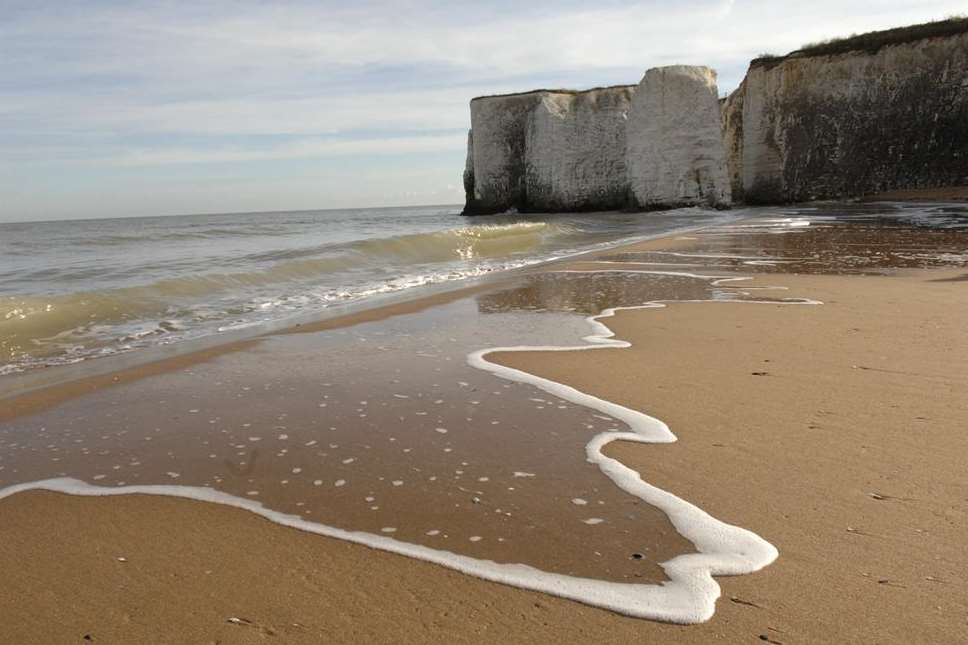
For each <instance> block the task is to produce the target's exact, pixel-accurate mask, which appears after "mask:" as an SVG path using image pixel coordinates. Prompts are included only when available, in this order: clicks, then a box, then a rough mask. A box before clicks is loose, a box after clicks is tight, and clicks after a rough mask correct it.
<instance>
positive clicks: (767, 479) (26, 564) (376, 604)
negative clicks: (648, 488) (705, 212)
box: [0, 270, 968, 644]
mask: <svg viewBox="0 0 968 645" xmlns="http://www.w3.org/2000/svg"><path fill="white" fill-rule="evenodd" d="M759 280H762V282H763V284H770V285H776V284H781V285H785V286H788V287H789V288H790V291H789V293H785V294H783V295H789V296H801V297H810V298H817V299H819V300H822V301H824V303H825V305H824V306H819V307H811V306H784V305H771V304H740V303H700V304H674V305H672V306H670V307H668V308H666V309H661V310H654V309H653V310H641V311H630V312H622V313H620V314H619V315H618V316H617V317H616V318H613V319H611V320H610V321H609V326H610V327H611V328H612V329H613V330H614V331H615V332H616V335H617V336H618V337H620V338H624V339H627V340H630V341H631V342H632V343H633V347H632V348H631V349H622V350H619V349H616V350H602V351H597V352H582V353H579V354H568V353H536V352H535V353H516V354H513V355H503V356H502V357H499V360H500V362H503V363H505V364H508V365H511V366H514V367H518V368H521V369H525V370H527V371H529V372H532V373H535V374H538V375H540V376H544V377H547V378H551V379H554V380H559V381H563V382H565V383H568V384H569V385H573V386H575V387H578V388H579V389H582V390H584V391H587V392H589V393H591V394H594V395H597V396H600V397H602V398H606V399H609V400H612V401H615V402H618V403H621V404H624V405H626V406H629V407H632V408H638V409H642V410H644V411H646V412H648V413H650V414H653V415H655V416H658V417H659V418H661V419H663V420H665V421H666V422H667V423H669V425H670V426H671V427H672V429H673V431H674V432H675V433H676V434H677V435H678V437H679V443H677V444H674V445H665V446H643V445H630V444H618V445H613V446H612V447H610V448H609V451H608V452H609V453H610V454H611V455H612V456H615V457H617V458H619V459H621V461H623V462H624V463H626V464H628V465H629V466H631V467H632V468H635V469H636V470H638V471H640V472H641V473H642V476H643V478H644V479H646V480H647V481H649V482H651V483H653V484H656V485H658V486H660V487H662V488H664V489H666V490H669V491H671V492H673V493H675V494H677V495H679V496H681V497H683V498H684V499H686V500H689V501H690V502H693V503H695V504H697V505H699V506H700V507H701V508H703V509H705V510H707V511H708V512H710V513H711V514H713V515H715V516H716V517H718V518H720V519H723V520H725V521H728V522H731V523H734V524H738V525H740V526H743V527H746V528H749V529H751V530H753V531H755V532H757V533H758V534H760V535H762V536H763V537H764V538H766V539H767V540H769V541H771V542H772V543H773V544H774V545H776V546H777V547H778V548H779V550H780V558H779V560H778V561H777V562H775V563H774V564H773V565H771V566H770V567H768V568H767V569H765V570H764V571H761V572H759V573H756V574H753V575H749V576H742V577H736V578H720V584H721V585H722V587H723V598H722V599H721V600H720V601H719V603H718V607H717V613H716V615H715V616H714V617H713V619H712V620H711V621H709V622H708V623H705V624H702V625H695V626H689V627H681V626H675V625H667V624H660V623H653V622H648V621H639V620H633V619H628V618H625V617H622V616H618V615H615V614H612V613H609V612H606V611H602V610H598V609H593V608H589V607H585V606H582V605H579V604H577V603H573V602H568V601H563V600H559V599H556V598H553V597H549V596H545V595H541V594H536V593H531V592H525V591H520V590H517V589H513V588H509V587H505V586H502V585H497V584H492V583H487V582H482V581H479V580H475V579H472V578H469V577H466V576H463V575H461V574H459V573H456V572H454V571H450V570H446V569H443V568H441V567H437V566H434V565H429V564H426V563H422V562H417V561H413V560H409V559H406V558H402V557H398V556H393V555H389V554H386V553H382V552H378V551H373V550H371V549H368V548H365V547H361V546H356V545H351V544H346V543H342V542H338V541H334V540H329V539H325V538H320V537H318V536H313V535H308V534H304V533H301V532H299V531H296V530H293V529H287V528H282V527H279V526H276V525H273V524H271V523H269V522H268V521H266V520H263V519H261V518H258V517H255V516H252V515H250V514H248V513H246V512H245V511H241V510H237V509H231V508H225V507H220V506H214V505H208V504H203V503H198V502H191V501H187V500H176V499H163V498H153V497H152V498H149V497H142V496H131V497H123V498H112V499H97V498H77V497H68V496H63V495H59V494H53V493H45V492H29V493H23V494H20V495H17V496H14V497H12V498H9V499H6V500H4V501H2V502H0V524H2V526H3V527H4V528H3V539H2V541H0V570H2V571H4V573H5V577H6V581H5V582H6V584H4V585H3V587H2V589H0V616H3V621H2V626H0V629H2V634H0V641H2V642H10V643H75V642H95V643H97V642H102V643H130V642H152V643H169V642H170V643H185V642H191V643H196V642H197V643H248V642H253V643H255V642H267V641H268V642H273V641H276V642H287V643H288V642H293V643H303V642H304V643H319V642H427V641H443V642H545V641H549V640H552V639H554V640H558V641H561V642H585V641H594V642H614V643H626V642H653V641H655V642H660V641H661V642H673V643H709V642H726V643H736V642H774V643H783V644H788V643H822V642H854V643H936V642H937V643H942V642H944V643H948V642H951V643H957V642H968V582H966V574H965V572H966V571H968V550H966V549H965V544H966V542H968V530H966V528H965V526H966V523H968V477H966V476H965V469H964V463H965V456H966V455H968V432H966V430H965V429H966V428H968V406H966V402H965V395H964V393H965V392H966V391H968V343H966V342H965V341H964V326H965V323H966V321H968V298H966V297H965V295H964V272H963V271H951V270H931V271H926V270H925V271H907V272H905V273H904V274H903V275H895V276H891V277H883V276H802V275H777V274H773V275H770V276H769V277H768V279H766V278H760V279H759ZM75 394H77V393H75Z"/></svg>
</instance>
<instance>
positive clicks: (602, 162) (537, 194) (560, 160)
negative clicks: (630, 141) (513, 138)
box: [524, 87, 633, 211]
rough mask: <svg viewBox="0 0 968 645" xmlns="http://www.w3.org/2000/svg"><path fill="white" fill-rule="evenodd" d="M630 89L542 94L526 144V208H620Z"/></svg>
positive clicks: (624, 194) (622, 194) (619, 88)
mask: <svg viewBox="0 0 968 645" xmlns="http://www.w3.org/2000/svg"><path fill="white" fill-rule="evenodd" d="M632 93H633V90H632V88H631V87H615V88H608V89H602V90H592V91H589V92H581V93H577V94H562V93H550V92H549V93H546V94H544V95H543V96H542V97H541V101H539V102H538V104H537V105H536V106H535V109H534V110H533V111H532V113H531V118H530V121H529V125H528V130H527V136H526V139H525V192H526V194H525V198H526V199H525V204H524V207H525V208H527V209H529V210H536V211H581V210H591V209H600V210H602V209H613V208H621V207H622V206H623V205H624V204H625V196H626V188H625V115H626V113H627V112H628V109H629V102H630V100H631V97H632Z"/></svg>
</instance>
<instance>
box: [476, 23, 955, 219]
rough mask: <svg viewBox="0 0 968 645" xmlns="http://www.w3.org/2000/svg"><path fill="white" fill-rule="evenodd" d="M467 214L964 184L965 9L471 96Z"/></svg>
mask: <svg viewBox="0 0 968 645" xmlns="http://www.w3.org/2000/svg"><path fill="white" fill-rule="evenodd" d="M464 179H465V181H464V185H465V188H466V193H467V204H466V206H465V209H464V212H465V213H466V214H478V213H496V212H503V211H506V210H509V209H517V210H520V211H579V210H608V209H618V208H635V209H644V210H648V209H655V208H669V207H677V206H691V205H707V206H714V207H717V208H718V207H727V206H728V205H729V204H730V203H731V201H733V200H736V201H745V202H747V203H784V202H793V201H803V200H810V199H826V198H843V197H851V196H857V195H869V194H875V193H878V192H882V191H887V190H895V189H909V188H931V187H940V186H955V185H966V184H968V19H951V20H946V21H939V22H935V23H927V24H924V25H916V26H913V27H903V28H899V29H891V30H887V31H882V32H872V33H870V34H863V35H861V36H856V37H851V38H847V39H844V40H837V41H832V42H829V43H822V44H820V45H816V46H811V47H807V48H806V49H803V50H799V51H796V52H792V53H791V54H788V55H786V56H771V57H765V58H760V59H757V60H754V61H753V62H752V63H751V64H750V68H749V71H748V72H747V75H746V78H745V79H744V80H743V82H742V83H741V84H740V86H739V88H738V89H737V90H736V91H735V92H733V93H732V94H731V95H730V96H729V97H728V98H726V99H725V100H723V101H719V100H718V91H717V87H716V74H715V72H713V71H712V70H711V69H709V68H707V67H694V66H683V65H675V66H671V67H661V68H656V69H650V70H649V71H647V72H646V74H645V77H644V78H643V79H642V82H641V83H639V85H638V86H620V87H607V88H598V89H594V90H588V91H585V92H575V91H565V90H537V91H534V92H526V93H523V94H512V95H505V96H490V97H480V98H476V99H473V100H472V101H471V136H470V137H469V138H468V159H467V166H466V169H465V175H464Z"/></svg>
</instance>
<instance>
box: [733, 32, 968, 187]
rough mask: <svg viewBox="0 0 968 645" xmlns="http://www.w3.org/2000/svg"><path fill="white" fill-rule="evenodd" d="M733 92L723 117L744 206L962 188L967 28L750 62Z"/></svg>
mask: <svg viewBox="0 0 968 645" xmlns="http://www.w3.org/2000/svg"><path fill="white" fill-rule="evenodd" d="M734 94H736V95H737V96H736V97H735V98H733V97H730V100H729V101H727V105H726V106H725V109H724V115H723V120H724V123H727V124H728V125H727V127H726V133H727V149H730V148H731V149H732V154H731V155H730V158H731V164H730V165H731V172H732V173H733V174H734V176H741V177H742V185H743V197H744V199H745V200H746V201H747V202H751V203H777V202H790V201H805V200H810V199H824V198H836V197H847V196H854V195H863V194H873V193H878V192H882V191H886V190H894V189H905V188H926V187H935V186H946V185H958V184H965V183H968V33H964V32H963V33H960V34H957V35H954V36H948V37H943V38H928V39H921V40H916V41H913V42H906V43H898V44H891V45H887V46H883V47H880V48H878V49H876V50H874V51H864V50H860V51H849V52H844V53H835V54H830V55H797V54H796V53H795V54H793V55H791V56H790V57H787V58H784V59H781V60H779V61H770V60H766V61H754V62H753V64H751V66H750V69H749V72H748V74H747V76H746V80H745V81H744V83H743V86H742V87H741V88H740V89H739V90H737V92H736V93H734ZM739 113H741V114H742V119H741V121H740V123H741V124H740V125H739V126H738V132H737V126H736V125H733V124H736V123H737V115H738V114H739ZM730 135H731V136H730Z"/></svg>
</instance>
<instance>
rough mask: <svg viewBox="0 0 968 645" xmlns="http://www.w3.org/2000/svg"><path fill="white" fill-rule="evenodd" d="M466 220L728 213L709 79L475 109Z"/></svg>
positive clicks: (704, 71)
mask: <svg viewBox="0 0 968 645" xmlns="http://www.w3.org/2000/svg"><path fill="white" fill-rule="evenodd" d="M464 186H465V189H466V192H467V206H466V207H465V212H466V213H494V212H502V211H506V210H508V209H518V210H521V211H581V210H608V209H616V208H623V207H627V206H635V207H639V208H667V207H676V206H685V205H696V204H704V205H710V206H717V207H721V206H728V205H729V182H728V178H727V172H726V162H725V150H724V149H723V138H722V133H721V132H720V122H719V104H718V100H717V91H716V75H715V72H713V71H712V70H710V69H709V68H706V67H687V66H683V65H677V66H674V67H668V68H659V69H656V70H650V71H649V72H648V73H646V76H645V78H643V80H642V83H640V84H639V85H638V86H631V85H623V86H618V87H607V88H597V89H593V90H587V91H584V92H574V91H562V90H537V91H535V92H527V93H524V94H512V95H504V96H488V97H480V98H476V99H474V100H473V101H471V135H470V138H469V143H468V161H467V165H466V168H465V175H464Z"/></svg>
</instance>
